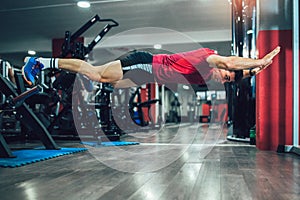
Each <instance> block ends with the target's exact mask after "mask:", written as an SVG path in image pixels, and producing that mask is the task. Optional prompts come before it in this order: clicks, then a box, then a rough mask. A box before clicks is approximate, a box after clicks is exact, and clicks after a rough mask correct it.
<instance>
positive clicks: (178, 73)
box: [152, 48, 216, 85]
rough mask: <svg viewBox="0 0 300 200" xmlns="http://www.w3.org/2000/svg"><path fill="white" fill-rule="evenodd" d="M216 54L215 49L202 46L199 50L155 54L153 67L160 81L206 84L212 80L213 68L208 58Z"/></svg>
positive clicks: (156, 78) (157, 79) (162, 82)
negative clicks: (207, 60)
mask: <svg viewBox="0 0 300 200" xmlns="http://www.w3.org/2000/svg"><path fill="white" fill-rule="evenodd" d="M213 54H216V52H215V51H214V50H211V49H208V48H201V49H198V50H193V51H188V52H183V53H176V54H157V55H153V61H152V67H153V74H154V77H155V80H156V81H157V82H158V83H161V84H164V83H181V84H199V85H204V84H206V81H208V80H210V78H211V75H212V70H213V68H212V67H210V66H209V65H208V63H207V62H206V58H207V57H208V56H210V55H213Z"/></svg>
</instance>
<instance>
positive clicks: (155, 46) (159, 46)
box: [153, 44, 162, 49]
mask: <svg viewBox="0 0 300 200" xmlns="http://www.w3.org/2000/svg"><path fill="white" fill-rule="evenodd" d="M153 47H154V49H161V47H162V46H161V44H155V45H153Z"/></svg>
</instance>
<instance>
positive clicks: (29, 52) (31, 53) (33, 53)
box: [27, 50, 36, 56]
mask: <svg viewBox="0 0 300 200" xmlns="http://www.w3.org/2000/svg"><path fill="white" fill-rule="evenodd" d="M27 53H28V55H32V56H33V55H35V54H36V52H35V51H33V50H28V51H27Z"/></svg>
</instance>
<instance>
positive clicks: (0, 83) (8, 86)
mask: <svg viewBox="0 0 300 200" xmlns="http://www.w3.org/2000/svg"><path fill="white" fill-rule="evenodd" d="M0 88H1V93H2V94H4V95H5V96H6V97H7V98H8V99H9V98H10V99H11V101H10V102H9V104H10V105H9V106H10V107H11V108H14V109H15V110H16V112H17V113H18V114H19V115H21V116H22V117H21V118H20V121H21V124H22V125H23V126H24V127H27V128H28V129H31V130H34V131H35V132H36V133H37V135H38V137H39V138H40V140H41V142H42V143H43V145H44V146H45V148H46V149H59V147H58V146H57V144H56V143H55V141H54V140H53V138H52V137H51V135H50V133H49V132H48V130H47V129H46V127H45V126H44V125H43V123H42V122H41V121H40V120H39V118H38V117H37V116H36V115H35V114H34V113H33V112H32V110H31V109H30V108H29V106H28V105H27V104H26V103H24V100H25V99H26V98H28V97H30V96H32V95H33V94H36V93H37V92H39V91H40V90H41V88H40V87H39V86H36V87H34V88H32V89H31V90H29V91H26V92H24V93H22V94H21V95H18V94H17V92H16V91H15V88H14V86H13V85H12V83H11V82H9V81H8V80H7V79H6V78H4V77H3V76H2V75H1V74H0ZM0 157H4V158H9V157H14V156H13V155H12V153H11V151H10V149H9V147H8V145H7V143H6V142H5V139H4V138H3V136H2V135H1V133H0Z"/></svg>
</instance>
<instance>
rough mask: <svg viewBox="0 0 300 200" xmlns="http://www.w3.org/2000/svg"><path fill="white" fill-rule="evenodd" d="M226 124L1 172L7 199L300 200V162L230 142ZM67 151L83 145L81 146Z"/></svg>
mask: <svg viewBox="0 0 300 200" xmlns="http://www.w3.org/2000/svg"><path fill="white" fill-rule="evenodd" d="M225 138H226V131H225V130H223V129H222V128H221V127H220V126H219V125H213V126H210V127H207V126H202V125H201V124H194V125H191V124H183V125H181V126H180V127H178V126H176V125H172V126H168V127H165V128H164V129H163V130H161V131H159V132H155V131H154V132H148V133H146V132H144V133H136V134H131V135H129V136H127V137H126V138H123V139H124V140H131V141H139V142H141V144H140V145H134V146H122V147H100V148H94V147H88V149H89V150H88V151H86V152H82V153H77V154H72V155H67V156H62V157H58V158H54V159H50V160H47V161H42V162H38V163H34V164H30V165H27V166H23V167H19V168H0V199H1V200H50V199H51V200H79V199H83V200H96V199H99V200H117V199H120V200H124V199H130V200H156V199H157V200H172V199H191V200H202V199H203V200H210V199H211V200H219V199H224V200H227V199H228V200H232V199H241V200H247V199H261V200H280V199H282V200H296V199H297V200H299V199H300V158H299V156H297V155H294V154H278V153H276V152H268V151H259V150H257V149H256V148H255V146H253V145H249V144H246V143H234V142H229V141H226V139H225ZM59 144H60V146H81V145H80V144H78V143H77V142H71V141H69V142H66V141H64V142H63V143H59Z"/></svg>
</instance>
